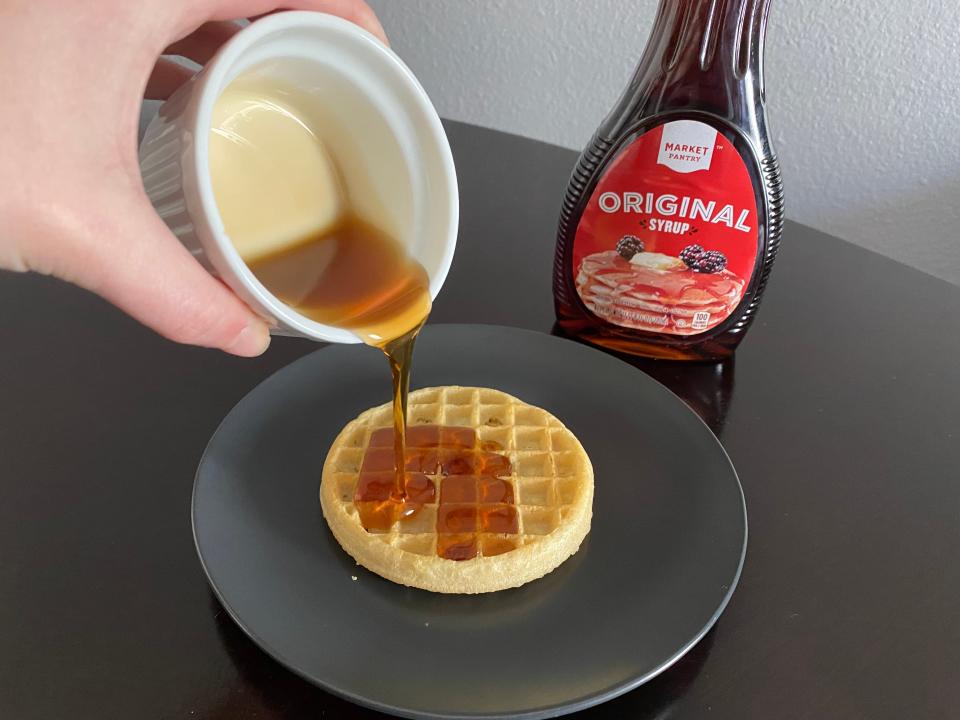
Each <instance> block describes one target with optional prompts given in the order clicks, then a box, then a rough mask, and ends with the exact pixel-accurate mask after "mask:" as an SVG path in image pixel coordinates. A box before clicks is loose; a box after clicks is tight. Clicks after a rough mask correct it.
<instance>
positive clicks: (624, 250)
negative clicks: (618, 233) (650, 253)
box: [617, 235, 644, 260]
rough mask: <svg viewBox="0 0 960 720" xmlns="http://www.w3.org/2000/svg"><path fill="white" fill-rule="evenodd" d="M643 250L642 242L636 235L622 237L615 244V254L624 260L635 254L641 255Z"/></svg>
mask: <svg viewBox="0 0 960 720" xmlns="http://www.w3.org/2000/svg"><path fill="white" fill-rule="evenodd" d="M643 248H644V245H643V240H641V239H640V238H638V237H637V236H636V235H624V236H623V237H622V238H620V240H619V241H618V242H617V252H618V253H619V254H620V257H622V258H623V259H624V260H629V259H630V258H632V257H633V256H634V255H636V254H637V253H642V252H643Z"/></svg>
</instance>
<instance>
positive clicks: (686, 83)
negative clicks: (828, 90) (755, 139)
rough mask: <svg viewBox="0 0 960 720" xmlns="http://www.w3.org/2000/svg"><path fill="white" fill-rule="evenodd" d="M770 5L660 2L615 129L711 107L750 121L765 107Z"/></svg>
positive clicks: (755, 1) (754, 0) (612, 123)
mask: <svg viewBox="0 0 960 720" xmlns="http://www.w3.org/2000/svg"><path fill="white" fill-rule="evenodd" d="M769 9H770V0H660V6H659V8H658V10H657V14H656V17H655V19H654V23H653V29H652V30H651V32H650V38H649V40H648V41H647V46H646V48H645V49H644V52H643V55H642V56H641V58H640V62H639V63H638V64H637V69H636V71H635V72H634V75H633V77H632V79H631V81H630V84H629V86H628V87H627V89H626V91H625V92H624V94H623V96H622V97H621V98H620V101H619V102H618V103H617V106H615V107H614V109H613V111H612V112H611V114H610V116H609V117H608V118H607V122H606V123H605V126H609V128H608V132H609V131H610V130H614V131H615V130H616V128H617V127H618V126H619V127H620V128H622V127H623V126H624V125H625V124H629V123H631V122H632V121H634V120H635V119H637V118H639V117H644V116H648V115H653V114H656V113H659V112H665V111H668V110H674V109H684V108H691V109H699V110H704V111H707V112H711V113H713V114H718V115H720V116H722V117H725V118H727V119H728V120H730V121H731V122H733V123H734V124H738V125H740V124H742V123H743V121H745V120H747V118H746V117H741V116H742V115H743V113H745V112H746V113H749V112H751V109H752V110H753V111H754V112H756V111H758V110H759V111H760V112H762V105H763V43H764V35H765V31H766V23H767V14H768V12H769ZM744 100H748V102H747V103H746V104H744V102H743V101H744Z"/></svg>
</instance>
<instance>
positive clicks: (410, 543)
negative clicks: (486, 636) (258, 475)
mask: <svg viewBox="0 0 960 720" xmlns="http://www.w3.org/2000/svg"><path fill="white" fill-rule="evenodd" d="M407 417H408V432H407V459H406V471H407V475H406V495H405V496H404V497H403V498H402V499H401V500H399V501H398V500H397V496H396V495H395V494H392V495H391V491H395V490H396V477H395V473H394V471H393V467H394V461H393V449H392V433H393V429H392V426H391V422H392V416H391V405H390V403H385V404H384V405H381V406H379V407H376V408H372V409H370V410H367V411H366V412H364V413H362V414H361V415H360V416H359V417H357V418H356V419H355V420H353V421H351V422H350V423H349V424H348V425H347V426H346V427H345V428H344V429H343V430H342V431H341V433H340V435H338V436H337V438H336V440H334V443H333V446H332V447H331V448H330V451H329V453H328V454H327V459H326V462H325V463H324V466H323V479H322V481H321V484H320V503H321V505H322V507H323V514H324V517H325V518H326V520H327V523H328V524H329V525H330V529H331V531H332V532H333V534H334V537H336V538H337V541H338V542H339V543H340V545H341V546H342V547H343V549H344V550H346V551H347V553H349V554H350V555H351V556H352V557H353V558H354V559H355V560H356V561H357V562H358V563H359V564H361V565H363V566H364V567H366V568H368V569H370V570H372V571H373V572H375V573H377V574H378V575H382V576H383V577H385V578H387V579H388V580H392V581H394V582H397V583H401V584H403V585H410V586H413V587H418V588H422V589H424V590H432V591H434V592H444V593H481V592H492V591H495V590H503V589H505V588H510V587H517V586H519V585H523V584H524V583H526V582H529V581H531V580H535V579H536V578H539V577H542V576H543V575H545V574H547V573H548V572H550V571H551V570H553V569H554V568H556V567H557V566H558V565H560V564H561V563H562V562H563V561H564V560H566V559H567V558H568V557H570V556H571V555H573V554H574V553H575V552H576V551H577V549H578V548H579V547H580V543H581V542H582V541H583V538H584V537H585V536H586V534H587V532H589V530H590V518H591V515H592V507H593V467H592V466H591V464H590V459H589V457H587V454H586V452H585V451H584V449H583V446H582V445H580V442H579V441H578V440H577V438H576V437H575V436H574V435H573V433H571V432H570V431H569V430H568V429H567V428H566V427H564V425H563V423H561V422H560V421H559V420H557V418H555V417H554V416H553V415H551V414H550V413H548V412H547V411H545V410H542V409H540V408H537V407H534V406H532V405H527V404H526V403H524V402H522V401H520V400H518V399H517V398H515V397H513V396H511V395H507V394H506V393H503V392H500V391H498V390H490V389H487V388H471V387H453V386H451V387H437V388H424V389H422V390H417V391H415V392H412V393H410V397H409V401H408V413H407Z"/></svg>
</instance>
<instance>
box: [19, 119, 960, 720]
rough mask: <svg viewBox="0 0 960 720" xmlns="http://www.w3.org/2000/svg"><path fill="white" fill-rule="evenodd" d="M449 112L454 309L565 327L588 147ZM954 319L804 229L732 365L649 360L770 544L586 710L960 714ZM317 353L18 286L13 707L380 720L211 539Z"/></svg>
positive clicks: (648, 368) (918, 281)
mask: <svg viewBox="0 0 960 720" xmlns="http://www.w3.org/2000/svg"><path fill="white" fill-rule="evenodd" d="M447 127H448V130H449V133H450V139H451V143H452V145H453V149H454V154H455V157H456V161H457V167H458V171H459V177H460V182H461V197H462V219H461V226H460V244H459V247H458V250H457V254H456V258H455V260H454V264H453V268H452V271H451V273H450V276H449V279H448V280H447V283H446V285H445V287H444V290H443V292H442V294H441V295H440V297H439V298H438V301H437V303H436V306H435V310H434V313H433V316H432V321H433V322H484V323H497V324H505V325H515V326H521V327H527V328H532V329H536V330H541V331H544V332H550V331H551V328H552V326H553V306H552V297H551V290H550V273H551V264H552V258H553V243H554V232H555V227H556V219H557V214H558V211H559V207H560V202H561V197H562V194H563V191H564V188H565V185H566V180H567V176H568V173H569V171H570V169H571V167H572V164H573V162H574V160H575V157H576V156H575V154H574V153H572V152H571V151H569V150H564V149H560V148H557V147H553V146H550V145H546V144H542V143H538V142H534V141H531V140H526V139H522V138H518V137H515V136H512V135H507V134H503V133H498V132H494V131H490V130H483V129H479V128H475V127H471V126H468V125H462V124H457V123H448V126H447ZM788 175H789V173H788ZM788 191H789V188H788ZM788 198H789V195H788ZM958 316H960V288H957V287H954V286H952V285H950V284H948V283H945V282H942V281H939V280H936V279H934V278H932V277H930V276H927V275H925V274H923V273H921V272H919V271H916V270H912V269H910V268H908V267H905V266H903V265H900V264H898V263H896V262H893V261H891V260H888V259H886V258H883V257H881V256H879V255H876V254H873V253H870V252H868V251H866V250H863V249H860V248H857V247H855V246H853V245H850V244H848V243H845V242H843V241H841V240H838V239H837V238H834V237H830V236H828V235H825V234H823V233H820V232H817V231H814V230H812V229H810V228H808V227H804V226H802V225H798V224H796V223H789V222H788V223H787V226H786V231H785V234H784V241H783V250H782V251H781V255H780V258H779V260H778V263H777V267H776V268H775V269H774V272H773V276H772V278H771V283H770V286H769V289H768V291H767V295H766V298H765V300H764V305H763V307H762V308H761V310H760V314H759V317H758V320H757V322H756V324H755V325H754V327H753V329H752V330H751V332H750V334H749V335H748V336H747V338H746V340H745V341H744V343H743V344H742V346H741V348H740V350H739V351H738V352H737V356H736V358H735V362H729V363H726V364H722V365H696V364H672V363H657V362H652V361H646V362H637V363H636V364H637V365H638V367H639V368H640V369H639V370H638V372H640V371H645V372H648V373H650V374H652V375H653V376H654V377H656V378H657V379H658V380H660V381H661V382H663V383H664V384H666V385H667V386H668V387H670V388H671V389H673V390H674V392H676V393H677V394H679V395H680V396H681V397H683V398H684V399H685V400H686V401H687V402H688V403H689V404H690V405H691V406H692V407H694V409H695V410H697V411H698V412H699V413H700V414H701V415H702V416H703V417H704V419H705V420H706V421H707V422H708V423H709V424H710V425H711V427H712V428H713V429H714V431H715V432H716V433H717V435H718V436H719V437H720V439H721V441H722V442H723V443H724V445H725V446H726V448H727V450H728V452H729V453H730V456H731V458H732V459H733V462H734V464H735V465H736V467H737V469H738V471H739V474H740V478H741V482H742V483H743V488H744V492H745V494H746V499H747V508H748V514H749V520H750V541H749V546H748V550H747V559H746V565H745V567H744V571H743V577H742V579H741V581H740V586H739V588H738V589H737V591H736V593H735V594H734V596H733V599H732V601H731V603H730V605H729V606H728V608H727V610H726V612H725V613H724V614H723V616H722V617H721V618H720V621H719V622H718V623H717V625H716V627H715V628H714V629H713V630H712V631H711V632H710V633H709V634H708V635H707V637H706V638H704V640H703V641H702V642H701V643H700V644H699V645H698V646H697V647H696V648H694V649H693V650H692V651H691V652H690V653H689V654H688V655H687V656H686V657H685V658H684V659H683V660H681V661H680V662H679V663H678V664H677V665H675V666H674V667H673V668H671V669H670V670H668V671H666V672H665V673H663V674H662V675H660V676H659V677H657V678H656V679H654V680H653V681H651V682H650V683H648V684H647V685H645V686H643V687H641V688H639V689H637V690H635V691H633V692H631V693H628V694H627V695H624V696H622V697H620V698H618V699H617V700H614V701H612V702H610V703H608V704H606V705H603V706H599V707H596V708H593V709H592V710H588V711H585V712H583V713H582V716H583V717H609V718H667V717H669V718H671V719H674V720H679V719H681V718H683V719H686V718H690V719H694V718H696V719H700V718H716V719H718V720H719V719H720V718H731V719H737V720H742V719H743V718H759V719H761V720H772V719H775V718H776V719H779V720H785V719H788V718H811V719H813V718H816V719H818V720H819V719H822V718H897V719H900V718H946V717H956V716H957V713H960V710H958V709H957V708H958V707H960V620H958V608H960V562H958V560H957V554H958V550H960V359H958V358H960V336H958V332H957V327H958V325H957V318H958ZM314 349H316V346H315V345H312V344H311V343H309V342H306V341H302V340H292V339H284V338H277V339H275V340H274V343H273V346H272V347H271V349H270V350H269V352H268V353H267V354H266V355H265V356H264V357H262V358H259V359H256V360H241V359H236V358H230V357H227V356H225V355H222V354H219V353H217V352H214V351H208V350H201V349H196V348H188V347H179V346H176V345H174V344H172V343H169V342H166V341H164V340H162V339H160V338H159V337H156V336H154V335H152V334H151V333H150V332H149V331H147V330H145V329H144V328H142V327H140V326H138V325H137V324H136V323H135V322H134V321H132V320H130V319H128V318H126V317H125V316H123V315H121V314H120V313H119V312H118V311H116V310H114V309H113V308H111V307H110V306H108V305H107V304H106V303H104V302H103V301H101V300H99V299H98V298H96V297H94V296H92V295H90V294H87V293H85V292H82V291H80V290H78V289H76V288H73V287H71V286H68V285H66V284H63V283H59V282H56V281H53V280H51V279H48V278H44V277H39V276H33V275H14V274H11V273H4V274H0V489H2V496H0V718H10V719H11V720H20V719H24V720H25V719H30V718H57V719H58V720H59V719H60V718H95V719H97V720H103V719H105V718H124V719H126V718H209V719H223V720H227V719H229V720H241V719H247V718H251V719H252V718H258V719H273V718H307V717H327V718H337V717H378V715H377V714H376V713H373V712H370V711H367V710H364V709H361V708H357V707H354V706H352V705H350V704H348V703H346V702H344V701H342V700H340V699H338V698H335V697H333V696H331V695H329V694H327V693H325V692H323V691H321V690H319V689H317V688H314V687H313V686H311V685H309V684H308V683H306V682H305V681H303V680H301V679H299V678H298V677H296V676H294V675H293V674H292V673H290V672H288V671H287V670H285V669H284V668H283V667H281V666H279V665H278V664H276V663H275V662H273V661H272V660H271V659H270V658H268V657H267V656H266V655H265V654H263V653H262V652H261V651H260V650H259V649H258V648H257V647H256V646H255V645H254V644H253V643H252V642H251V641H250V640H248V639H247V637H246V636H245V635H244V634H243V633H242V632H241V631H240V630H239V629H238V628H237V627H235V626H234V625H233V623H232V622H231V621H230V620H229V618H227V616H226V615H225V613H224V612H223V610H222V609H221V608H220V607H219V605H218V604H217V602H216V601H215V600H214V598H213V595H212V594H211V592H210V591H209V589H208V587H207V584H206V581H205V579H204V576H203V572H202V571H201V569H200V564H199V562H198V560H197V558H196V555H195V552H194V547H193V539H192V536H191V528H190V494H191V488H192V484H193V475H194V471H195V469H196V465H197V461H198V460H199V458H200V454H201V453H202V451H203V448H204V446H205V444H206V442H207V440H208V438H209V437H210V435H211V434H212V433H213V431H214V429H215V428H216V427H217V424H218V423H219V422H220V420H221V419H222V418H223V416H224V415H225V414H226V413H227V412H228V411H229V409H230V408H231V407H232V406H233V405H234V403H236V402H237V401H238V400H239V399H240V398H241V397H242V396H243V395H244V394H245V393H246V392H248V391H249V390H250V389H251V388H253V387H254V386H255V385H256V384H257V383H258V382H260V381H261V380H262V379H263V378H265V377H266V376H267V375H269V374H270V373H272V372H274V371H275V370H277V369H278V368H281V367H283V366H284V365H286V364H288V363H289V362H291V361H292V360H294V359H295V358H297V357H299V356H301V355H303V354H305V353H308V352H311V351H312V350H314ZM371 352H373V351H371ZM384 372H385V373H386V368H385V369H384ZM385 382H386V377H385ZM571 382H576V377H575V376H572V377H571ZM643 411H644V410H643V408H637V412H643ZM596 521H597V522H602V518H597V520H596ZM624 602H629V598H624Z"/></svg>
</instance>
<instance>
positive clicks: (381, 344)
mask: <svg viewBox="0 0 960 720" xmlns="http://www.w3.org/2000/svg"><path fill="white" fill-rule="evenodd" d="M249 267H250V270H251V271H252V272H253V274H254V275H256V277H257V279H258V280H260V282H262V283H263V285H264V287H266V288H267V289H268V290H270V292H272V293H273V294H274V295H276V296H277V297H278V298H279V299H280V300H281V301H283V302H284V303H286V304H288V305H290V306H291V307H293V308H294V309H296V311H297V312H299V313H300V314H302V315H305V316H307V317H309V318H312V319H313V320H316V321H317V322H321V323H324V324H327V325H335V326H337V327H343V328H347V329H350V330H353V331H354V332H356V333H357V335H359V337H360V338H361V339H362V340H363V341H364V342H365V343H366V344H368V345H372V346H374V347H377V348H379V349H380V350H382V351H383V353H384V354H385V355H386V356H387V359H388V361H389V363H390V372H391V376H392V381H393V423H394V432H393V448H394V463H393V465H392V468H393V469H394V470H395V472H394V473H393V485H392V489H391V496H390V501H391V502H392V503H393V504H395V505H396V506H397V507H398V508H403V507H406V506H405V503H406V501H407V500H408V496H410V495H411V494H413V495H416V494H417V493H419V492H420V491H421V488H420V484H422V483H420V480H419V478H417V477H412V478H411V477H410V476H407V475H405V474H404V469H403V468H404V457H405V437H406V415H407V394H408V392H409V388H410V365H411V363H412V362H413V348H414V343H415V342H416V338H417V334H418V333H419V332H420V329H421V328H422V327H423V324H424V323H425V322H426V320H427V315H428V314H429V313H430V306H431V303H430V290H429V282H428V278H427V273H426V271H425V270H424V269H423V266H422V265H420V264H419V263H418V262H417V261H416V260H413V259H412V258H410V257H409V256H408V255H407V254H406V252H405V251H404V249H403V247H402V246H401V245H400V243H399V242H397V241H396V240H395V239H393V238H392V237H390V236H389V235H387V234H386V233H383V232H381V231H380V230H378V229H377V228H376V227H374V226H373V225H371V224H369V223H367V222H364V221H363V220H360V219H359V218H357V217H354V216H349V215H348V216H346V217H344V218H342V219H341V221H340V222H339V223H337V224H336V225H335V226H334V227H332V228H330V229H328V230H326V231H325V232H323V233H319V234H317V235H316V236H312V237H308V238H305V239H304V240H303V241H302V242H300V243H296V244H294V245H292V246H291V247H288V248H286V249H284V250H283V251H281V252H278V253H274V254H272V255H268V256H266V257H263V258H261V259H259V260H257V261H255V262H251V263H249ZM418 483H420V484H418ZM408 485H410V487H409V488H408ZM414 505H415V503H414ZM414 505H411V506H410V507H411V508H412V507H414Z"/></svg>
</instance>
